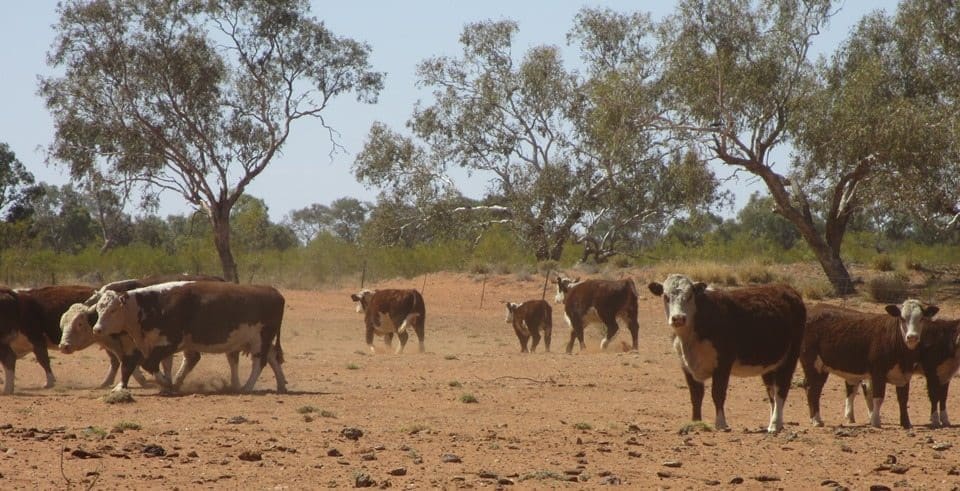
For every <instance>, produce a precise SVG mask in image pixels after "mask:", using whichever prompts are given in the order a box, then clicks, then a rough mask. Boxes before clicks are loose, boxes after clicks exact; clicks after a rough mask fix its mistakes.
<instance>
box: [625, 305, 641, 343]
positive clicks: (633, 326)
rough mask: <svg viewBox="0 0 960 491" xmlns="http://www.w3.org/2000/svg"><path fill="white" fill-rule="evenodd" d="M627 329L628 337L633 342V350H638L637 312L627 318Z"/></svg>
mask: <svg viewBox="0 0 960 491" xmlns="http://www.w3.org/2000/svg"><path fill="white" fill-rule="evenodd" d="M627 330H629V331H630V338H631V341H632V342H633V347H632V348H630V349H631V350H633V351H640V322H638V321H637V314H636V313H634V314H633V315H632V316H630V318H629V319H627Z"/></svg>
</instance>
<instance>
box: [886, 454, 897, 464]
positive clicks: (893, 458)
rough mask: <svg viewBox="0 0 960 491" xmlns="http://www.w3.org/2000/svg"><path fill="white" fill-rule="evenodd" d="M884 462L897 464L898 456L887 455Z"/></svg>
mask: <svg viewBox="0 0 960 491" xmlns="http://www.w3.org/2000/svg"><path fill="white" fill-rule="evenodd" d="M883 463H884V464H896V463H897V456H896V455H887V459H886V460H884V461H883Z"/></svg>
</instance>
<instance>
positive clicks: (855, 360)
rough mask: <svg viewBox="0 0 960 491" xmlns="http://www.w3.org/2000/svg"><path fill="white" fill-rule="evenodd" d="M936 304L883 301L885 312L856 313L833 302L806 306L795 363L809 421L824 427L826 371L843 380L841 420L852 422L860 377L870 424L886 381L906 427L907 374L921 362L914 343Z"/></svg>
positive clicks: (877, 423) (877, 421)
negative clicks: (866, 386)
mask: <svg viewBox="0 0 960 491" xmlns="http://www.w3.org/2000/svg"><path fill="white" fill-rule="evenodd" d="M938 311H939V308H938V307H936V306H934V305H927V304H924V303H923V302H920V301H919V300H914V299H909V300H906V301H905V302H903V305H902V306H897V305H887V306H886V314H874V313H866V312H859V311H856V310H852V309H847V308H843V307H837V306H833V305H826V304H818V305H814V306H812V307H810V309H809V310H808V314H807V329H806V333H805V335H804V338H803V347H802V350H801V353H800V363H801V365H802V366H803V373H804V376H805V377H806V380H807V405H808V407H809V409H810V420H811V422H812V423H813V424H814V425H816V426H823V419H822V418H821V417H820V395H821V393H822V392H823V386H824V384H825V383H826V381H827V377H828V376H829V374H831V373H833V374H836V375H837V376H839V377H841V378H842V379H844V381H845V382H846V393H847V399H846V404H845V407H844V415H845V417H846V421H847V422H849V423H853V422H854V421H855V420H854V417H853V400H854V397H855V396H856V388H857V386H858V385H859V384H860V382H861V381H864V380H866V381H869V382H870V386H871V388H872V392H873V394H872V401H870V404H871V408H872V409H871V411H870V424H871V425H873V426H875V427H880V407H881V405H882V404H883V399H884V395H885V393H886V386H887V384H888V383H890V384H893V385H895V386H896V387H897V402H898V403H899V405H900V425H901V426H903V427H904V428H909V427H910V416H909V414H908V412H907V402H908V397H909V391H910V377H911V375H912V373H913V371H914V370H915V367H916V365H917V363H919V361H920V350H918V349H917V347H918V346H919V345H920V341H921V339H922V337H923V336H924V331H925V330H926V327H927V326H928V325H929V324H930V323H931V321H932V317H933V316H934V315H936V314H937V312H938Z"/></svg>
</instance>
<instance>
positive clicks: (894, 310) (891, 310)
mask: <svg viewBox="0 0 960 491" xmlns="http://www.w3.org/2000/svg"><path fill="white" fill-rule="evenodd" d="M884 310H886V311H887V313H888V314H890V315H892V316H893V317H896V318H900V307H897V306H896V305H887V306H886V307H885V308H884Z"/></svg>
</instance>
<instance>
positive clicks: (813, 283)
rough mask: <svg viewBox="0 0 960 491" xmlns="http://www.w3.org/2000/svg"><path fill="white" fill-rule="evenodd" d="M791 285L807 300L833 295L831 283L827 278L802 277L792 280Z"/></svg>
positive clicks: (821, 298)
mask: <svg viewBox="0 0 960 491" xmlns="http://www.w3.org/2000/svg"><path fill="white" fill-rule="evenodd" d="M793 287H794V288H796V289H797V291H798V292H800V294H801V295H803V298H806V299H808V300H823V299H824V298H830V297H833V296H834V293H835V292H834V290H833V285H831V284H830V282H829V281H827V280H812V279H802V280H799V281H796V282H793Z"/></svg>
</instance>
